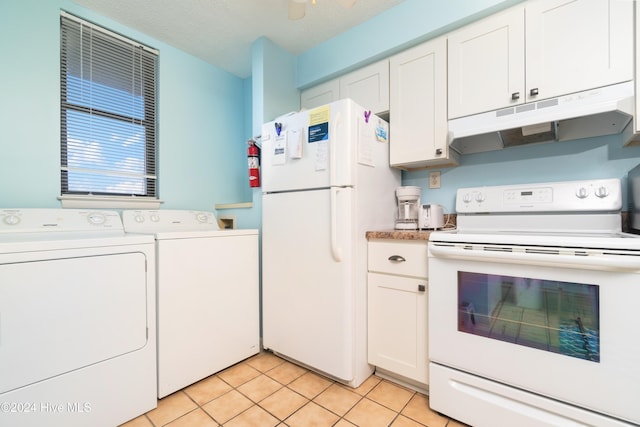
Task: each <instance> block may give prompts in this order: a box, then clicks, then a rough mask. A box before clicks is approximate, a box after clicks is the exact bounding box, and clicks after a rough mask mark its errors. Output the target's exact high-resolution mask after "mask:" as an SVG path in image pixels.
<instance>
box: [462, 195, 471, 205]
mask: <svg viewBox="0 0 640 427" xmlns="http://www.w3.org/2000/svg"><path fill="white" fill-rule="evenodd" d="M462 201H463V202H465V203H471V194H469V193H465V194H464V195H463V196H462Z"/></svg>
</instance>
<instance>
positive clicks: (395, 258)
mask: <svg viewBox="0 0 640 427" xmlns="http://www.w3.org/2000/svg"><path fill="white" fill-rule="evenodd" d="M389 261H391V262H405V261H406V259H404V258H403V257H401V256H400V255H391V256H390V257H389Z"/></svg>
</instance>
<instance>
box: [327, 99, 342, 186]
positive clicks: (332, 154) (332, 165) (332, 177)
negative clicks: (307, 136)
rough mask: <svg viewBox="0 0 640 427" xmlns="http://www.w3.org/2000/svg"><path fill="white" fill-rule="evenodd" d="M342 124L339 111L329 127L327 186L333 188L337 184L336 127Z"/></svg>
mask: <svg viewBox="0 0 640 427" xmlns="http://www.w3.org/2000/svg"><path fill="white" fill-rule="evenodd" d="M341 124H342V114H341V113H340V111H338V112H337V113H336V117H335V119H334V120H333V122H332V124H331V126H332V128H333V129H331V133H330V134H329V186H331V187H333V186H335V185H336V184H337V181H338V177H337V173H338V168H337V165H336V162H337V160H338V155H337V153H336V151H337V149H336V141H335V139H336V136H337V135H338V127H339V126H340V125H341Z"/></svg>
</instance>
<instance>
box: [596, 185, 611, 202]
mask: <svg viewBox="0 0 640 427" xmlns="http://www.w3.org/2000/svg"><path fill="white" fill-rule="evenodd" d="M608 195H609V189H608V188H607V187H605V186H604V185H603V186H601V187H598V189H597V190H596V196H598V197H600V198H601V199H604V198H605V197H607V196H608Z"/></svg>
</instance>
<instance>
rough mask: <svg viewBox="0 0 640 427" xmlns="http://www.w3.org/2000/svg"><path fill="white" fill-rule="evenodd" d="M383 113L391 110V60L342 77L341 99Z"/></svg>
mask: <svg viewBox="0 0 640 427" xmlns="http://www.w3.org/2000/svg"><path fill="white" fill-rule="evenodd" d="M344 98H351V99H353V100H354V101H355V102H356V103H357V104H359V105H362V106H363V107H365V108H367V109H369V110H371V111H373V112H374V113H376V114H377V113H381V112H384V111H388V110H389V61H388V60H384V61H380V62H376V63H375V64H371V65H369V66H367V67H363V68H360V69H358V70H356V71H353V72H351V73H349V74H346V75H344V76H343V77H340V99H344Z"/></svg>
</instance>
